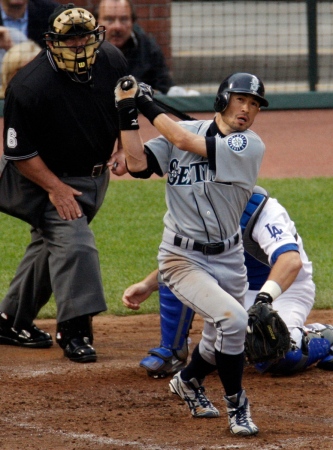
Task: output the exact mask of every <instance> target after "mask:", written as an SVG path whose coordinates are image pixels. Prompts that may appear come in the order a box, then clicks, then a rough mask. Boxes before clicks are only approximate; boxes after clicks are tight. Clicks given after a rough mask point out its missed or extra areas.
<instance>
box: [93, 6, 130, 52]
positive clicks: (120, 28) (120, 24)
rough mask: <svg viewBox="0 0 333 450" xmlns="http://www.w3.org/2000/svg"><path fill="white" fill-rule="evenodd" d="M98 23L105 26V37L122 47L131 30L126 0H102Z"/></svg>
mask: <svg viewBox="0 0 333 450" xmlns="http://www.w3.org/2000/svg"><path fill="white" fill-rule="evenodd" d="M98 23H99V24H100V25H104V26H105V39H106V40H107V41H109V42H111V44H113V45H115V46H116V47H118V48H122V47H123V46H124V45H125V44H126V42H127V41H128V39H129V38H130V37H131V34H132V30H133V20H132V12H131V8H130V6H129V4H128V3H127V1H126V0H118V1H117V0H102V1H101V3H100V5H99V11H98Z"/></svg>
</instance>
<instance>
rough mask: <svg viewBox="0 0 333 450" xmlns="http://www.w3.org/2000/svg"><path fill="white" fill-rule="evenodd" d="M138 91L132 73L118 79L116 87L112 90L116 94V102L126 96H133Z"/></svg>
mask: <svg viewBox="0 0 333 450" xmlns="http://www.w3.org/2000/svg"><path fill="white" fill-rule="evenodd" d="M137 91H138V83H137V82H136V79H135V78H134V77H133V76H132V75H127V76H126V77H122V78H120V79H119V80H118V82H117V86H116V89H115V90H114V93H115V96H116V104H117V103H118V102H120V101H121V100H125V99H126V98H134V97H135V96H136V94H137Z"/></svg>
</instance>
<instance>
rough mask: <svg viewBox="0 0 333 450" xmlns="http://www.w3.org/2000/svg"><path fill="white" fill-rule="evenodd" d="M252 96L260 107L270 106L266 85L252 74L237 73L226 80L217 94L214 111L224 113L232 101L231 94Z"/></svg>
mask: <svg viewBox="0 0 333 450" xmlns="http://www.w3.org/2000/svg"><path fill="white" fill-rule="evenodd" d="M231 92H235V93H238V94H251V95H253V96H255V97H256V98H257V100H258V101H259V102H260V106H268V101H267V100H266V99H265V97H264V96H265V87H264V83H263V82H262V81H261V80H260V78H258V77H257V76H255V75H252V74H251V73H244V72H236V73H233V74H232V75H229V76H228V77H227V78H225V79H224V80H223V81H222V83H221V84H220V87H219V89H218V91H217V94H216V99H215V103H214V109H215V111H216V112H222V111H224V110H225V109H226V107H227V106H228V103H229V99H230V93H231Z"/></svg>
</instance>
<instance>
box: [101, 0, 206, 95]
mask: <svg viewBox="0 0 333 450" xmlns="http://www.w3.org/2000/svg"><path fill="white" fill-rule="evenodd" d="M136 19H137V16H136V13H135V9H134V5H133V3H132V1H131V0H101V2H100V3H99V7H98V21H99V24H100V25H104V26H105V29H106V36H105V38H106V40H108V41H109V42H110V43H111V44H113V45H115V46H116V47H118V48H119V49H120V50H121V51H122V52H123V54H124V56H125V57H126V59H127V62H128V69H129V74H131V75H133V76H134V77H135V78H136V79H137V80H138V81H143V82H144V83H147V84H149V85H150V86H151V87H152V88H153V89H154V91H155V92H157V91H159V92H161V93H162V94H167V95H198V94H199V93H198V92H197V91H193V90H191V91H187V90H186V89H184V88H183V87H181V86H175V83H174V81H173V80H172V77H171V75H170V72H169V69H168V67H167V64H166V60H165V57H164V55H163V52H162V50H161V48H160V47H159V46H158V44H157V43H156V41H155V39H154V38H153V37H151V36H150V35H148V34H146V33H145V32H144V31H143V29H142V28H140V26H139V25H138V24H137V23H136Z"/></svg>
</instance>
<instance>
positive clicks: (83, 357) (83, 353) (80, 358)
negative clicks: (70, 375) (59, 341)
mask: <svg viewBox="0 0 333 450" xmlns="http://www.w3.org/2000/svg"><path fill="white" fill-rule="evenodd" d="M64 355H65V356H66V357H67V358H69V359H70V360H71V361H74V362H79V363H87V362H95V361H96V359H97V355H96V351H95V349H94V347H92V345H90V340H89V338H88V337H77V338H72V339H71V340H70V341H69V342H68V343H67V345H66V347H65V348H64Z"/></svg>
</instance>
